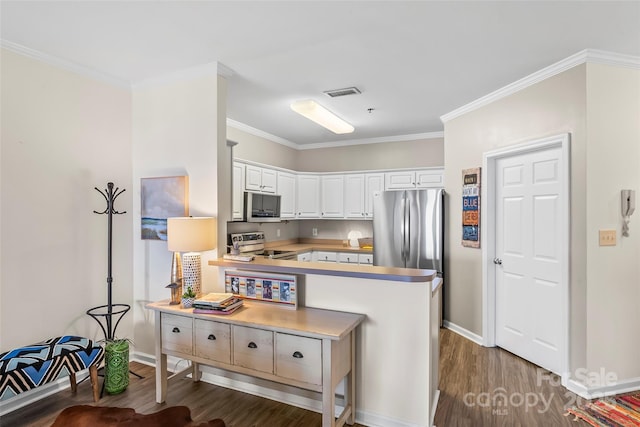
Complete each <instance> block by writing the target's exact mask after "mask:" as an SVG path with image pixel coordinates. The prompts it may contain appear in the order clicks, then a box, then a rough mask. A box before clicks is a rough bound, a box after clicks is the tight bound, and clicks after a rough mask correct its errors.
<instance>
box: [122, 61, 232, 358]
mask: <svg viewBox="0 0 640 427" xmlns="http://www.w3.org/2000/svg"><path fill="white" fill-rule="evenodd" d="M218 87H219V82H218V76H217V74H216V71H215V70H211V73H210V74H208V75H203V76H201V77H193V78H189V79H178V80H176V81H173V82H168V83H158V84H152V85H150V86H144V87H141V88H134V90H133V175H134V192H135V198H134V212H135V215H134V217H135V222H134V232H133V247H134V254H133V259H134V266H135V270H134V287H135V292H134V299H135V308H134V314H135V333H134V337H133V338H134V342H135V347H136V351H137V352H142V353H147V354H153V353H154V342H155V341H154V336H153V321H152V319H151V318H150V314H149V312H148V311H147V310H146V309H144V305H145V304H146V303H147V302H149V301H157V300H160V299H165V298H168V297H169V293H168V290H167V289H165V286H166V285H167V284H169V273H170V266H171V253H170V252H169V251H168V250H167V243H166V242H164V241H158V240H141V239H140V222H139V218H140V178H148V177H157V176H173V175H188V176H189V213H190V215H193V216H212V215H213V216H216V215H217V212H218V190H217V186H218V171H217V167H216V165H217V157H218V145H219V143H220V144H222V145H226V140H225V139H226V138H224V137H223V136H219V135H218V133H219V130H218V127H219V126H222V127H223V128H226V125H225V119H224V111H223V112H221V113H222V118H221V117H220V114H219V113H220V112H219V111H218V109H219V105H218V102H217V101H216V100H217V97H218V94H219V91H218ZM221 92H222V94H223V95H224V93H225V90H224V88H223V89H222V91H221ZM222 135H224V134H222ZM219 137H222V138H223V139H222V141H219V140H218V138H219ZM220 152H221V153H222V154H223V153H224V151H220ZM215 257H217V251H208V252H204V253H203V254H202V264H203V266H205V268H203V269H202V280H203V283H202V286H203V292H211V291H213V289H214V288H215V287H216V285H217V272H216V271H214V269H212V268H208V267H207V266H206V265H207V260H208V259H210V258H215Z"/></svg>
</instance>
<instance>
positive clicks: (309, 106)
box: [291, 99, 354, 134]
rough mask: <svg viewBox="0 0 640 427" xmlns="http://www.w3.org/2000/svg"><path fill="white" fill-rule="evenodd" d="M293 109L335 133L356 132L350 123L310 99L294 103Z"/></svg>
mask: <svg viewBox="0 0 640 427" xmlns="http://www.w3.org/2000/svg"><path fill="white" fill-rule="evenodd" d="M291 109H292V110H293V111H295V112H296V113H298V114H300V115H303V116H305V117H306V118H307V119H309V120H311V121H314V122H316V123H317V124H319V125H320V126H323V127H325V128H327V129H329V130H330V131H331V132H333V133H337V134H343V133H351V132H353V131H354V127H353V126H351V125H350V124H349V123H347V122H345V121H344V120H342V119H341V118H340V117H338V116H336V115H335V114H333V113H332V112H331V111H329V110H327V109H326V108H324V107H323V106H321V105H319V104H318V103H317V102H315V101H312V100H310V99H307V100H304V101H296V102H294V103H293V104H291Z"/></svg>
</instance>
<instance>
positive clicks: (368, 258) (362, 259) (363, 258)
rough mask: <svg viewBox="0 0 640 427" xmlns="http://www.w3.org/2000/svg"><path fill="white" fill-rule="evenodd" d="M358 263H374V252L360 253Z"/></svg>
mask: <svg viewBox="0 0 640 427" xmlns="http://www.w3.org/2000/svg"><path fill="white" fill-rule="evenodd" d="M358 264H362V265H373V254H358Z"/></svg>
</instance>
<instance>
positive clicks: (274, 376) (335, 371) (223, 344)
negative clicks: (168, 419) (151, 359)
mask: <svg viewBox="0 0 640 427" xmlns="http://www.w3.org/2000/svg"><path fill="white" fill-rule="evenodd" d="M147 308H149V309H151V310H154V311H155V339H156V402H158V403H162V402H164V401H165V399H166V396H167V384H168V378H169V377H168V374H167V355H171V356H176V357H180V358H183V359H188V360H191V361H192V366H191V367H190V368H187V369H185V370H183V371H181V372H179V373H176V374H174V375H175V376H177V375H184V374H186V373H188V372H191V374H192V376H193V379H194V381H198V380H200V376H201V372H200V369H199V366H198V364H205V365H209V366H213V367H216V368H221V369H225V370H228V371H233V372H238V373H242V374H245V375H250V376H254V377H259V378H263V379H267V380H271V381H275V382H278V383H282V384H287V385H291V386H295V387H299V388H303V389H306V390H313V391H316V392H319V393H322V425H323V427H328V426H331V427H333V426H342V425H344V424H345V423H347V424H353V423H354V421H355V394H356V389H355V384H356V382H355V372H356V368H355V360H356V356H355V353H356V346H355V342H356V341H355V331H356V328H357V327H358V325H359V324H360V323H362V321H363V320H364V318H365V316H364V315H362V314H354V313H345V312H340V311H331V310H322V309H314V308H306V307H302V308H298V309H297V310H291V309H287V308H281V307H273V306H270V305H265V304H261V303H252V302H249V301H245V304H244V307H242V308H240V309H238V310H237V311H236V312H235V313H233V314H230V315H207V314H194V313H193V310H192V309H182V308H180V306H179V305H170V304H169V301H168V300H167V301H160V302H155V303H150V304H147ZM343 378H345V405H344V410H343V411H342V413H341V414H340V416H339V417H338V418H337V419H336V418H335V416H334V413H335V389H336V386H337V385H338V384H339V383H340V381H342V379H343Z"/></svg>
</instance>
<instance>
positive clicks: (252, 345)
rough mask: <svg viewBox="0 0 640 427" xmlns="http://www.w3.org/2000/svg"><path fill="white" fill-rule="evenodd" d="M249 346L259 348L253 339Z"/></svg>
mask: <svg viewBox="0 0 640 427" xmlns="http://www.w3.org/2000/svg"><path fill="white" fill-rule="evenodd" d="M247 347H249V348H258V345H257V344H256V343H254V342H253V341H251V342H250V343H249V345H248V346H247Z"/></svg>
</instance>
